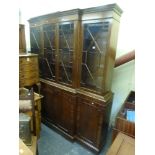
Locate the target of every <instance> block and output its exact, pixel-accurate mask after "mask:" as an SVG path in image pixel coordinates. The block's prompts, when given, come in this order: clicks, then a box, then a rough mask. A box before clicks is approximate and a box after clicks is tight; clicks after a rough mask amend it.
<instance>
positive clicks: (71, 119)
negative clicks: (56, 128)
mask: <svg viewBox="0 0 155 155" xmlns="http://www.w3.org/2000/svg"><path fill="white" fill-rule="evenodd" d="M75 108H76V96H73V95H71V94H69V93H67V92H63V96H62V113H61V127H62V128H63V129H64V130H65V131H66V132H68V133H69V134H71V135H73V134H74V129H75Z"/></svg>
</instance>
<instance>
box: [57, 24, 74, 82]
mask: <svg viewBox="0 0 155 155" xmlns="http://www.w3.org/2000/svg"><path fill="white" fill-rule="evenodd" d="M73 45H74V23H73V22H69V23H68V22H67V23H61V24H60V25H59V82H61V83H65V84H70V85H72V81H73V53H74V48H73Z"/></svg>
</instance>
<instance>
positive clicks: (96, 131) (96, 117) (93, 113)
mask: <svg viewBox="0 0 155 155" xmlns="http://www.w3.org/2000/svg"><path fill="white" fill-rule="evenodd" d="M102 121H103V114H102V110H100V109H99V108H98V107H97V106H96V105H95V103H93V102H91V101H89V100H85V99H81V98H78V112H77V135H78V136H79V137H80V138H82V139H84V140H85V141H86V142H88V143H90V144H93V145H95V146H96V145H98V143H99V137H100V133H101V125H102Z"/></svg>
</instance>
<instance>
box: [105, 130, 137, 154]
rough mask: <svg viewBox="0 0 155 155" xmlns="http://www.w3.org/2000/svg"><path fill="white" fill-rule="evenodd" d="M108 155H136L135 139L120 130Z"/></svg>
mask: <svg viewBox="0 0 155 155" xmlns="http://www.w3.org/2000/svg"><path fill="white" fill-rule="evenodd" d="M106 155H135V139H134V138H131V137H129V136H127V135H125V134H123V133H121V132H119V133H118V135H117V137H116V138H115V140H114V142H113V143H112V145H111V147H110V149H109V150H108V152H107V153H106Z"/></svg>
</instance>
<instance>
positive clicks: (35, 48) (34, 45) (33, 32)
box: [30, 26, 41, 54]
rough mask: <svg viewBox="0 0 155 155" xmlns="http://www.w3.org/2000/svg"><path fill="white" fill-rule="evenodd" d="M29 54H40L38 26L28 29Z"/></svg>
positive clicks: (39, 31) (39, 29) (39, 30)
mask: <svg viewBox="0 0 155 155" xmlns="http://www.w3.org/2000/svg"><path fill="white" fill-rule="evenodd" d="M30 43H31V53H35V54H40V53H41V28H40V26H36V27H31V28H30Z"/></svg>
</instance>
